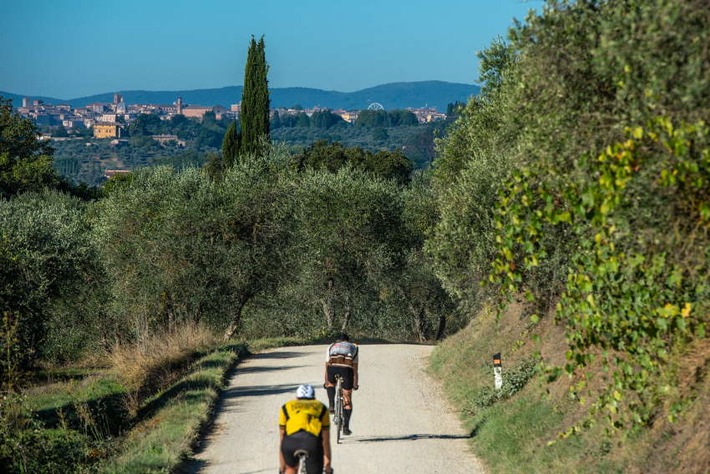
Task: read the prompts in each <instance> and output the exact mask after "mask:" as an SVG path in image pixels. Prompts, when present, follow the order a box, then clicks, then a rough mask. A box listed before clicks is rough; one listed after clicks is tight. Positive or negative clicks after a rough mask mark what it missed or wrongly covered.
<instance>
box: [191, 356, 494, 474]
mask: <svg viewBox="0 0 710 474" xmlns="http://www.w3.org/2000/svg"><path fill="white" fill-rule="evenodd" d="M431 349H432V347H431V346H420V345H393V344H392V345H389V344H386V345H385V344H381V345H380V344H377V345H376V344H372V345H362V346H361V348H360V389H359V390H358V391H356V392H354V396H353V406H354V411H353V417H352V420H351V424H350V425H351V426H350V427H351V429H352V431H353V434H352V435H351V436H348V437H345V438H344V440H343V442H342V443H341V444H336V443H335V439H334V437H333V468H334V470H335V473H336V474H347V473H358V474H363V473H372V474H378V473H441V474H444V473H446V474H459V473H460V474H464V473H465V474H476V473H482V472H483V469H482V468H481V467H480V465H479V463H478V461H477V459H476V458H475V457H474V456H473V455H472V454H471V453H470V451H469V449H468V444H467V442H468V435H467V434H466V433H465V432H464V431H463V430H462V428H461V426H460V424H459V422H458V420H457V418H456V416H455V415H454V414H453V413H452V412H451V410H450V408H449V406H448V405H447V403H446V402H445V401H444V399H443V398H442V396H441V393H440V391H439V387H438V386H437V385H436V383H434V382H433V381H432V380H431V379H430V378H429V377H428V376H427V375H426V374H425V373H424V372H423V370H424V369H423V367H424V366H425V365H426V361H427V357H428V356H429V354H430V352H431ZM324 362H325V346H305V347H288V348H281V349H277V350H272V351H268V352H265V353H262V354H257V355H254V356H252V357H250V358H248V359H247V360H245V361H244V362H242V363H240V364H239V366H238V367H237V370H236V375H235V376H234V377H233V378H232V380H231V383H230V386H229V388H228V389H227V390H226V391H225V392H224V394H223V398H222V400H221V401H220V404H219V406H218V414H217V418H216V420H215V426H214V429H213V430H212V432H211V433H210V434H209V435H208V437H207V439H206V440H205V441H204V443H203V448H202V450H201V451H200V452H199V453H197V454H196V455H195V460H194V461H191V462H190V464H189V466H188V467H187V470H188V472H190V473H200V474H235V473H239V474H256V473H269V474H276V472H277V471H278V426H277V425H278V422H277V419H278V418H277V417H278V410H279V408H280V406H281V405H282V404H283V403H284V402H286V401H287V400H289V399H291V398H294V396H295V390H296V387H297V386H298V385H299V384H300V383H310V384H312V385H313V386H314V387H316V397H317V398H318V399H319V400H321V401H323V402H324V403H327V399H328V398H327V395H326V393H325V390H324V389H323V388H322V386H323V365H324Z"/></svg>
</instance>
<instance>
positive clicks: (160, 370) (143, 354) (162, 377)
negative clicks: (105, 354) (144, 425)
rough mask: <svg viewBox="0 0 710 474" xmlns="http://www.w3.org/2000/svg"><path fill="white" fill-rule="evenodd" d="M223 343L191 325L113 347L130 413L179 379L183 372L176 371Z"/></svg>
mask: <svg viewBox="0 0 710 474" xmlns="http://www.w3.org/2000/svg"><path fill="white" fill-rule="evenodd" d="M220 342H221V339H220V337H219V336H218V335H217V334H215V333H214V332H212V331H210V330H209V329H207V328H205V327H204V326H200V325H195V324H189V325H184V326H181V327H179V328H177V329H175V330H174V331H172V332H169V333H164V334H157V335H153V336H151V337H148V338H146V339H144V340H143V341H141V342H140V343H138V344H116V345H114V347H113V348H112V349H111V351H110V353H109V360H110V362H111V367H112V371H113V372H114V374H115V376H116V377H117V379H118V380H119V381H120V382H121V383H122V384H123V385H124V386H125V387H126V389H127V390H128V392H129V394H130V395H129V397H128V398H129V400H128V409H129V412H130V413H135V412H136V411H137V410H138V408H139V407H140V404H141V402H142V400H143V399H144V398H145V397H146V396H149V395H151V394H153V393H155V392H157V391H158V390H160V389H161V388H162V387H165V386H167V385H169V384H170V383H173V382H174V381H175V380H176V379H178V378H180V376H182V371H181V370H176V368H179V367H181V366H184V365H186V363H188V362H189V361H190V360H192V359H193V358H194V356H195V355H196V354H199V353H201V352H204V351H206V350H209V349H211V348H214V347H216V346H217V345H219V344H220Z"/></svg>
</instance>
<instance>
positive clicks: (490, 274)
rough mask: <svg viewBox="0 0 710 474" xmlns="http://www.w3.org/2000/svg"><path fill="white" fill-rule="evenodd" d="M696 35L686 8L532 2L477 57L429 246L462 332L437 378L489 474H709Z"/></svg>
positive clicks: (444, 145)
mask: <svg viewBox="0 0 710 474" xmlns="http://www.w3.org/2000/svg"><path fill="white" fill-rule="evenodd" d="M709 27H710V12H709V11H708V9H707V8H706V5H704V3H703V2H699V1H681V2H677V1H653V2H641V1H621V2H603V1H584V2H548V4H547V5H546V7H545V9H544V13H543V14H542V15H540V16H539V17H530V18H529V19H528V22H527V23H526V24H525V25H520V26H519V27H517V28H514V29H512V30H511V32H510V37H509V41H507V42H502V41H501V42H496V43H495V44H493V45H491V47H490V48H489V49H487V50H486V51H485V52H484V53H483V54H482V55H481V60H482V65H483V67H482V78H483V79H486V80H487V82H486V86H485V87H484V93H483V94H482V96H481V97H478V98H476V99H474V100H472V101H471V102H469V104H468V107H467V109H466V112H465V114H464V116H463V117H462V118H461V119H460V120H459V122H458V123H457V125H456V127H455V128H456V130H454V131H452V132H451V133H450V134H449V136H448V137H447V138H445V139H444V140H443V141H442V142H441V143H440V151H441V153H440V155H439V158H438V159H437V160H436V161H435V170H434V189H435V194H436V196H437V202H438V204H439V209H440V212H441V215H440V219H439V220H438V222H437V223H436V225H435V226H434V228H433V231H432V233H431V237H430V238H429V239H428V240H427V242H426V249H427V250H428V251H429V253H430V254H431V255H432V256H433V257H434V262H435V268H436V271H437V275H439V276H440V277H441V280H442V282H443V284H444V287H445V288H446V289H447V291H448V292H449V293H450V294H453V295H456V296H457V297H458V298H459V301H460V302H461V304H463V305H464V306H465V307H467V308H468V309H469V314H470V315H471V317H472V318H473V319H474V321H473V322H472V323H471V326H470V327H469V329H468V330H467V332H466V333H464V334H461V335H457V338H456V342H455V343H454V344H451V345H450V344H448V343H447V344H446V345H445V346H444V347H446V349H444V348H442V350H441V352H440V355H439V360H438V362H437V365H438V366H440V370H442V371H443V372H444V373H446V372H447V371H450V376H449V378H450V379H451V380H452V382H451V383H454V382H453V379H456V380H457V382H456V383H455V385H454V388H453V392H452V393H453V395H454V397H455V399H456V400H457V401H458V403H460V404H462V407H463V408H464V409H465V410H466V413H467V415H468V417H469V418H470V419H471V420H473V421H472V423H474V424H475V425H476V428H475V431H476V437H479V436H480V437H481V439H482V441H481V443H477V442H474V445H475V446H476V447H477V448H478V447H480V448H481V449H482V450H483V452H484V453H485V454H486V455H485V457H486V459H488V460H489V461H490V462H491V464H492V465H494V466H497V468H498V469H497V470H500V472H528V469H530V467H529V466H530V465H529V462H530V461H531V460H534V462H535V464H534V466H536V467H535V468H534V470H535V471H543V470H550V469H552V470H553V471H556V472H570V471H571V472H578V471H588V472H598V471H609V472H615V471H623V472H634V471H635V472H707V469H708V467H710V456H709V455H708V450H707V446H708V445H710V444H709V442H708V441H709V433H708V432H709V427H708V424H707V422H706V421H704V420H703V418H702V413H703V412H704V411H706V410H707V408H708V382H707V374H708V365H709V362H710V347H709V345H708V342H707V334H706V331H707V325H708V319H709V318H708V309H709V307H708V306H709V305H708V296H709V291H710V287H709V286H708V281H710V279H709V277H710V273H709V272H710V261H709V258H710V245H709V244H710V241H709V239H708V237H709V234H708V231H709V230H710V181H709V179H710V147H709V143H708V140H709V135H708V128H707V124H708V118H709V117H708V110H709V109H708V107H707V103H708V102H707V101H708V98H709V97H710V68H708V61H709V60H710V57H709V51H708V49H707V48H706V46H705V45H704V43H705V42H704V41H703V40H702V38H705V37H707V35H708V28H709ZM491 308H492V309H493V311H494V312H495V313H497V314H498V316H497V317H492V316H489V315H488V311H489V310H490V309H491ZM513 310H515V311H513ZM514 315H515V316H514ZM531 338H532V339H531ZM534 341H536V342H534ZM562 341H564V344H562ZM497 352H502V353H503V357H504V359H505V358H506V354H508V355H509V359H510V360H509V362H508V364H507V365H506V366H505V367H506V369H505V370H507V372H508V374H509V375H508V377H510V378H512V379H513V380H510V382H509V383H510V384H512V385H511V386H508V387H504V389H502V390H501V391H500V392H498V393H495V392H492V391H491V390H490V388H489V387H490V386H491V384H492V366H491V361H490V358H491V357H492V354H493V353H497ZM482 357H483V358H487V359H489V360H488V361H486V365H485V367H486V368H485V370H484V369H483V366H481V365H480V364H482V363H483V359H482ZM459 360H466V361H468V362H469V364H471V365H473V366H474V367H472V368H470V369H464V366H465V365H466V364H462V365H457V364H460V362H459ZM530 361H534V362H535V364H536V365H535V366H534V368H535V370H534V371H533V366H531V365H529V364H530ZM456 367H457V368H456ZM460 370H471V371H473V372H474V373H475V374H476V375H475V377H462V374H461V372H460ZM523 375H524V377H523ZM463 380H468V381H470V383H471V385H467V384H466V383H465V382H463ZM528 380H531V381H532V380H536V381H544V380H548V381H555V380H557V382H553V383H552V384H551V385H548V386H545V385H544V384H543V386H539V387H536V388H525V389H523V387H524V386H525V383H526V382H527V381H528ZM561 384H564V386H565V387H566V389H567V390H565V391H563V390H560V386H561ZM456 387H458V388H456ZM457 392H463V394H462V393H457ZM518 392H519V393H518ZM569 400H574V401H576V402H578V403H579V404H580V405H582V406H584V409H583V410H577V409H575V407H574V406H572V405H570V403H569ZM534 410H539V411H540V412H539V413H538V414H537V416H538V418H537V421H534V420H533V419H531V417H533V416H536V415H535V414H534V413H533V411H534ZM536 423H539V424H541V427H540V429H539V430H537V431H535V432H528V431H526V430H529V429H531V427H529V426H528V425H530V424H536ZM503 424H505V425H508V427H507V428H505V430H506V431H505V432H506V433H511V434H512V435H513V437H514V439H515V441H513V442H510V443H508V444H509V450H510V451H509V453H508V454H510V456H511V457H512V458H513V459H515V460H514V461H510V462H511V464H509V465H500V463H501V462H502V461H500V460H499V459H498V455H497V454H495V453H494V452H493V447H492V446H489V447H488V448H487V449H486V448H484V446H485V444H486V443H490V442H491V437H497V438H496V439H497V442H499V443H501V444H503V443H505V441H504V440H502V439H501V438H500V436H501V435H502V433H501V432H500V431H501V430H502V429H503V426H502V425H503ZM489 425H495V426H493V427H490V428H489ZM556 433H559V434H560V437H561V439H560V440H559V441H558V443H557V445H555V447H554V448H546V443H547V442H548V441H553V440H556V439H557V437H556V436H555V434H556ZM484 439H487V441H485V442H484V441H483V440H484ZM559 445H564V446H566V447H559ZM570 446H576V448H575V449H572V450H573V451H575V452H577V453H578V455H577V458H579V459H581V461H580V462H579V463H572V464H569V463H567V462H565V461H566V460H565V458H566V457H567V456H570V455H571V453H570V452H569V451H567V450H569V449H571V448H570ZM629 446H631V447H629ZM499 447H500V445H499ZM615 461H618V462H619V463H618V464H617V463H616V462H615ZM560 462H561V464H560Z"/></svg>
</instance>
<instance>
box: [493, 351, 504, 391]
mask: <svg viewBox="0 0 710 474" xmlns="http://www.w3.org/2000/svg"><path fill="white" fill-rule="evenodd" d="M493 379H494V381H495V386H496V390H500V389H501V387H502V386H503V363H502V362H501V357H500V352H498V353H496V354H493Z"/></svg>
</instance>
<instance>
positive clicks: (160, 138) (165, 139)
mask: <svg viewBox="0 0 710 474" xmlns="http://www.w3.org/2000/svg"><path fill="white" fill-rule="evenodd" d="M150 138H152V139H153V140H155V141H156V142H158V143H160V144H161V145H165V144H166V143H169V142H175V143H177V145H178V146H180V147H184V146H185V140H180V139H179V138H178V136H177V135H151V136H150Z"/></svg>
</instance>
